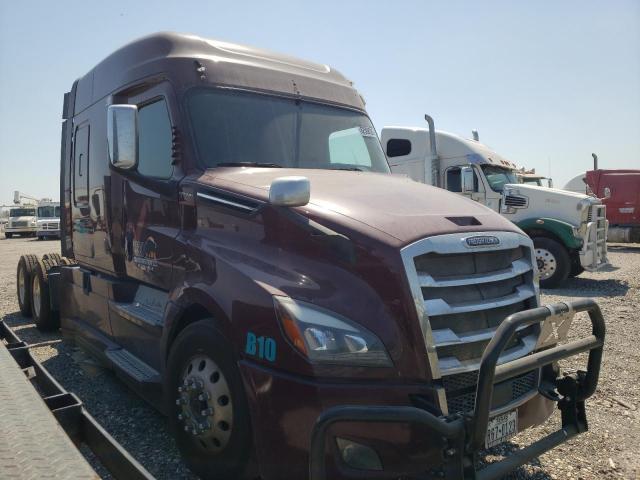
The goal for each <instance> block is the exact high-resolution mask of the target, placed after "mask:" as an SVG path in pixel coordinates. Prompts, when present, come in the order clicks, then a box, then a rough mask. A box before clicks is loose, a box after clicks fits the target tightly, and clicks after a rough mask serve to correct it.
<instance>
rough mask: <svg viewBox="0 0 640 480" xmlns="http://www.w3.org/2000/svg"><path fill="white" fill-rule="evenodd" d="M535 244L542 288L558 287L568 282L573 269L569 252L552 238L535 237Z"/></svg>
mask: <svg viewBox="0 0 640 480" xmlns="http://www.w3.org/2000/svg"><path fill="white" fill-rule="evenodd" d="M533 246H534V249H535V253H536V262H537V264H538V271H539V272H540V286H541V287H542V288H557V287H559V286H561V285H562V284H564V282H566V280H567V278H568V277H569V272H570V271H571V258H570V257H569V252H567V249H566V248H564V245H562V244H561V243H560V242H557V241H555V240H553V239H551V238H546V237H535V238H534V239H533Z"/></svg>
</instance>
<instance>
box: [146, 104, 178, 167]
mask: <svg viewBox="0 0 640 480" xmlns="http://www.w3.org/2000/svg"><path fill="white" fill-rule="evenodd" d="M171 161H172V158H171V122H170V120H169V111H168V110H167V104H166V102H165V101H164V100H157V101H155V102H153V103H149V104H147V105H144V106H142V107H140V109H139V111H138V172H140V173H141V174H142V175H145V176H147V177H154V178H169V177H170V176H171V174H172V173H173V165H172V164H171Z"/></svg>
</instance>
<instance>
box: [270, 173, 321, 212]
mask: <svg viewBox="0 0 640 480" xmlns="http://www.w3.org/2000/svg"><path fill="white" fill-rule="evenodd" d="M310 196H311V185H310V184H309V179H308V178H307V177H297V176H290V177H280V178H276V179H275V180H274V181H273V182H271V187H270V188H269V203H271V204H272V205H277V206H280V207H301V206H303V205H306V204H307V203H309V198H310Z"/></svg>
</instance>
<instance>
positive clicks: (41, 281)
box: [31, 259, 60, 331]
mask: <svg viewBox="0 0 640 480" xmlns="http://www.w3.org/2000/svg"><path fill="white" fill-rule="evenodd" d="M54 265H57V262H56V261H54V260H49V259H42V260H40V261H39V262H38V263H37V264H36V268H35V270H34V272H33V279H32V283H31V316H32V317H33V321H34V323H35V324H36V327H38V330H42V331H50V330H57V329H58V328H60V316H59V312H56V311H53V310H51V300H50V298H49V278H48V272H49V269H50V268H51V267H52V266H54Z"/></svg>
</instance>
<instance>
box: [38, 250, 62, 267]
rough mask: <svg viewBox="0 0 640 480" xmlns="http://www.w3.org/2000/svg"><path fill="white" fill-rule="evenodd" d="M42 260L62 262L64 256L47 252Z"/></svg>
mask: <svg viewBox="0 0 640 480" xmlns="http://www.w3.org/2000/svg"><path fill="white" fill-rule="evenodd" d="M42 260H50V261H52V262H54V265H60V264H62V256H61V255H60V254H59V253H53V252H52V253H45V254H44V255H43V256H42Z"/></svg>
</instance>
